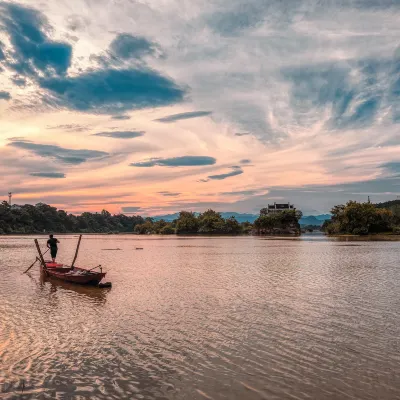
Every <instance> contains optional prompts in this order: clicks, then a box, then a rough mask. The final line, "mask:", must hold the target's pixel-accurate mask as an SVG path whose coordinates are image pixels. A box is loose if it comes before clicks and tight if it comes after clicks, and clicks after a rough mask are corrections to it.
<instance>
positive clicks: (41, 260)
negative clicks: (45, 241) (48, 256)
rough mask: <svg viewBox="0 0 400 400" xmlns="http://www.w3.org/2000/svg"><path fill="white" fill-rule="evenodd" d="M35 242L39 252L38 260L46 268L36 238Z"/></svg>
mask: <svg viewBox="0 0 400 400" xmlns="http://www.w3.org/2000/svg"><path fill="white" fill-rule="evenodd" d="M35 244H36V249H37V251H38V253H39V259H40V262H41V263H42V265H43V267H44V268H46V263H45V262H44V258H43V254H42V252H41V250H40V246H39V242H38V240H37V239H35Z"/></svg>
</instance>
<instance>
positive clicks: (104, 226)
mask: <svg viewBox="0 0 400 400" xmlns="http://www.w3.org/2000/svg"><path fill="white" fill-rule="evenodd" d="M331 213H332V218H331V219H330V220H328V221H325V223H324V225H323V227H322V229H323V231H324V232H325V233H327V234H329V235H346V234H352V235H368V234H382V233H384V234H387V233H391V234H400V200H395V201H391V202H387V203H381V204H371V203H369V202H368V203H357V202H355V201H349V202H348V203H347V204H346V205H338V206H335V207H333V209H332V211H331ZM301 217H302V214H301V212H300V211H296V210H286V211H282V212H280V213H276V214H270V213H268V212H267V210H266V209H262V210H261V211H260V216H259V217H258V218H257V219H256V220H255V221H254V224H251V223H249V222H242V223H239V222H238V221H237V220H236V218H235V217H231V218H226V219H225V218H223V217H222V216H221V214H220V213H218V212H216V211H214V210H207V211H205V212H204V213H201V214H195V213H192V212H188V211H181V212H180V213H179V215H178V218H177V219H175V220H174V221H172V222H167V221H164V220H159V221H155V220H153V219H152V218H143V217H141V216H137V215H132V216H127V215H124V214H115V215H112V214H110V213H109V212H108V211H106V210H103V211H101V212H100V213H90V212H84V213H82V214H81V215H73V214H68V213H66V212H65V211H64V210H57V208H55V207H52V206H49V205H47V204H44V203H38V204H36V205H30V204H25V205H21V206H19V205H13V206H10V205H9V204H8V203H7V202H6V201H3V202H2V203H0V234H12V233H18V234H30V233H44V232H46V233H47V232H56V233H137V234H161V235H172V234H206V235H211V234H218V235H241V234H250V233H253V234H258V235H274V234H300V233H301V229H300V224H299V220H300V218H301Z"/></svg>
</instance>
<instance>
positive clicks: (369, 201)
mask: <svg viewBox="0 0 400 400" xmlns="http://www.w3.org/2000/svg"><path fill="white" fill-rule="evenodd" d="M370 203H371V200H370V198H369V196H368V204H370Z"/></svg>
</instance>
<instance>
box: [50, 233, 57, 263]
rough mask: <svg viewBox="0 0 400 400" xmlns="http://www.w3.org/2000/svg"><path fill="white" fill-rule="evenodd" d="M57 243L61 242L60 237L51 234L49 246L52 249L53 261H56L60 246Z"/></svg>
mask: <svg viewBox="0 0 400 400" xmlns="http://www.w3.org/2000/svg"><path fill="white" fill-rule="evenodd" d="M57 243H60V242H59V241H58V239H56V238H55V237H53V235H49V240H48V241H47V248H48V249H50V254H51V259H52V260H53V263H54V262H56V257H57V251H58V246H57Z"/></svg>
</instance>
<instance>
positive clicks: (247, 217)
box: [152, 212, 258, 223]
mask: <svg viewBox="0 0 400 400" xmlns="http://www.w3.org/2000/svg"><path fill="white" fill-rule="evenodd" d="M194 214H195V215H199V214H200V213H197V212H195V213H194ZM221 216H222V218H224V219H227V218H231V217H235V218H236V220H237V221H238V222H251V223H253V222H254V221H255V220H256V219H257V218H258V215H256V214H241V213H237V212H221ZM178 217H179V213H175V214H167V215H156V216H155V217H152V218H153V219H154V221H159V220H160V219H163V220H164V221H167V222H171V221H173V220H174V219H177V218H178Z"/></svg>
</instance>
